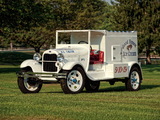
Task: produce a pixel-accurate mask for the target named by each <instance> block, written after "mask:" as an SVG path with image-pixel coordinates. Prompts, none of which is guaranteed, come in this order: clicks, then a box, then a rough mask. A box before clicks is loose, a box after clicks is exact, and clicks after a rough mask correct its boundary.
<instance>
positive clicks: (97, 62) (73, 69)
mask: <svg viewBox="0 0 160 120" xmlns="http://www.w3.org/2000/svg"><path fill="white" fill-rule="evenodd" d="M137 49H138V44H137V32H136V31H127V32H124V31H123V32H119V31H106V30H57V31H56V48H55V49H49V50H46V51H44V53H43V54H42V57H41V55H40V54H38V53H36V54H34V57H33V58H34V59H29V60H25V61H24V62H22V64H21V65H20V68H21V71H20V72H18V73H17V75H18V86H19V89H20V90H21V92H23V93H38V92H39V91H40V90H41V87H42V84H43V83H47V82H59V83H60V84H61V88H62V90H63V92H64V93H66V94H67V93H80V92H81V91H82V90H83V89H84V87H85V89H86V91H90V92H94V91H98V89H99V86H100V81H108V82H109V83H110V84H111V85H114V83H115V82H117V81H122V82H123V83H125V86H126V89H127V90H129V91H137V90H139V89H140V86H141V82H142V71H141V66H140V64H139V63H138V51H137Z"/></svg>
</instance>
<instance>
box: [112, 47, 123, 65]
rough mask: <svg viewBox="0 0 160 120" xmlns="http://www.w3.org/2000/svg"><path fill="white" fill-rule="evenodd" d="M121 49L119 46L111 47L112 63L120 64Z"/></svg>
mask: <svg viewBox="0 0 160 120" xmlns="http://www.w3.org/2000/svg"><path fill="white" fill-rule="evenodd" d="M121 54H122V49H121V46H120V45H112V46H111V59H112V61H113V62H121V60H122V55H121Z"/></svg>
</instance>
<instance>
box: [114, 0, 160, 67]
mask: <svg viewBox="0 0 160 120" xmlns="http://www.w3.org/2000/svg"><path fill="white" fill-rule="evenodd" d="M113 5H114V6H115V9H116V13H115V14H113V17H114V21H113V24H115V29H116V30H127V31H128V30H136V31H138V38H139V41H140V42H139V44H140V45H139V46H140V47H139V48H141V49H143V48H146V58H147V63H149V64H150V63H151V59H150V52H151V47H152V46H153V45H154V43H155V42H156V41H159V33H160V24H159V23H160V1H159V0H116V1H115V2H114V3H113Z"/></svg>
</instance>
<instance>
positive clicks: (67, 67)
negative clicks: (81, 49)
mask: <svg viewBox="0 0 160 120" xmlns="http://www.w3.org/2000/svg"><path fill="white" fill-rule="evenodd" d="M76 65H81V64H79V62H67V63H66V64H65V65H64V66H63V67H62V69H63V70H71V69H72V68H73V67H74V66H76ZM81 66H82V65H81ZM82 67H83V66H82Z"/></svg>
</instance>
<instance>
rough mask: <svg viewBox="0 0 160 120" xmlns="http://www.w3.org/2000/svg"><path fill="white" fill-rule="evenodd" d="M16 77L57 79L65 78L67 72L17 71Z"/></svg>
mask: <svg viewBox="0 0 160 120" xmlns="http://www.w3.org/2000/svg"><path fill="white" fill-rule="evenodd" d="M16 74H17V76H18V77H26V78H37V79H39V80H46V81H48V80H49V81H57V80H58V79H61V78H64V79H65V78H66V75H67V73H39V72H17V73H16Z"/></svg>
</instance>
